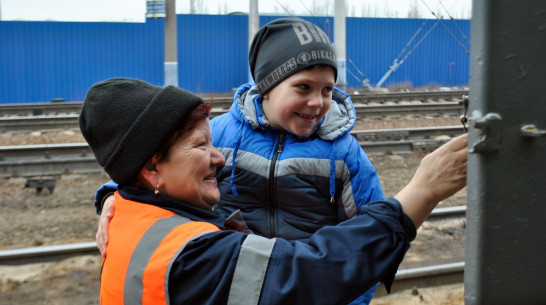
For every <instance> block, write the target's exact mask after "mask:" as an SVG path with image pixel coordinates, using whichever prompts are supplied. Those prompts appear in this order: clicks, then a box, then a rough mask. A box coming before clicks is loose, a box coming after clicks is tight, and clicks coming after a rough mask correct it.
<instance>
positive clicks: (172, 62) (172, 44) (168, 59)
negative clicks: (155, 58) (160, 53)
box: [164, 0, 178, 86]
mask: <svg viewBox="0 0 546 305" xmlns="http://www.w3.org/2000/svg"><path fill="white" fill-rule="evenodd" d="M177 52H178V51H177V37H176V0H166V1H165V66H164V71H165V72H164V73H165V86H167V85H173V86H178V57H177Z"/></svg>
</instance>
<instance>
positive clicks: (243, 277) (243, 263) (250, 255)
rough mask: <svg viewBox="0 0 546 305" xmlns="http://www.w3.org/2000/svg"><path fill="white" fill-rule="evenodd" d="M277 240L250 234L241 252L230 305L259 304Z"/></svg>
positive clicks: (232, 285)
mask: <svg viewBox="0 0 546 305" xmlns="http://www.w3.org/2000/svg"><path fill="white" fill-rule="evenodd" d="M274 245H275V239H274V238H273V239H268V238H265V237H261V236H257V235H253V234H250V235H248V236H247V237H246V239H245V241H244V242H243V244H242V246H241V250H240V251H239V258H238V259H237V265H236V266H235V272H234V273H233V279H232V281H231V287H230V291H229V299H228V305H240V304H258V302H259V300H260V293H261V291H262V286H263V282H264V278H265V273H266V271H267V266H268V264H269V258H270V257H271V251H273V246H274Z"/></svg>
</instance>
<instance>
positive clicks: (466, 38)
mask: <svg viewBox="0 0 546 305" xmlns="http://www.w3.org/2000/svg"><path fill="white" fill-rule="evenodd" d="M438 1H439V2H440V5H442V7H443V8H444V10H445V11H446V13H447V15H448V16H449V19H451V21H452V22H453V24H454V25H455V27H456V28H457V30H459V33H460V34H461V36H463V39H464V40H465V41H466V43H467V44H469V45H470V42H469V41H468V37H467V36H466V35H465V34H464V32H463V30H461V28H460V27H459V25H458V24H457V22H455V18H453V16H451V14H450V13H449V11H448V9H447V8H446V7H445V5H444V3H443V2H442V0H438Z"/></svg>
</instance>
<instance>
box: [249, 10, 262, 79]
mask: <svg viewBox="0 0 546 305" xmlns="http://www.w3.org/2000/svg"><path fill="white" fill-rule="evenodd" d="M248 8H249V10H248V48H249V49H250V44H251V43H252V39H253V38H254V34H256V32H258V29H259V28H260V14H259V12H258V0H250V1H249V5H248ZM248 81H252V74H251V73H250V70H248Z"/></svg>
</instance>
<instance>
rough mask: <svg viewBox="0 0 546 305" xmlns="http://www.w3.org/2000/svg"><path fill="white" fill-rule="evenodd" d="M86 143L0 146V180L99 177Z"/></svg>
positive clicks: (440, 130) (420, 132)
mask: <svg viewBox="0 0 546 305" xmlns="http://www.w3.org/2000/svg"><path fill="white" fill-rule="evenodd" d="M462 132H463V130H462V127H461V126H458V125H457V126H443V127H421V128H396V129H378V130H355V131H353V132H351V133H352V134H353V135H354V136H355V137H356V139H357V140H358V141H359V143H360V145H361V146H362V147H363V149H364V150H365V151H366V153H367V154H369V155H373V154H385V153H393V154H407V153H411V152H413V151H430V150H433V149H435V148H436V147H438V146H439V145H441V144H442V143H444V142H445V139H446V138H451V137H454V136H456V135H459V134H461V133H462ZM102 170H103V169H102V168H101V167H100V166H99V164H98V163H97V162H96V160H95V157H94V155H93V152H92V151H91V149H90V148H89V146H88V145H87V143H84V142H83V143H66V144H36V145H13V146H0V178H7V177H32V176H58V175H61V174H64V173H78V174H83V173H97V172H102Z"/></svg>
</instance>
